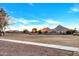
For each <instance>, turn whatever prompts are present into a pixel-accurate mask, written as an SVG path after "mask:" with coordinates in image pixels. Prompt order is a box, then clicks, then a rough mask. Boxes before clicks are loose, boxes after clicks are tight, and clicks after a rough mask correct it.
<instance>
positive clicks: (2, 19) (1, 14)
mask: <svg viewBox="0 0 79 59" xmlns="http://www.w3.org/2000/svg"><path fill="white" fill-rule="evenodd" d="M8 20H9V19H8V15H7V14H6V13H5V11H4V10H3V9H2V8H1V9H0V35H5V32H4V30H5V29H6V26H7V25H8Z"/></svg>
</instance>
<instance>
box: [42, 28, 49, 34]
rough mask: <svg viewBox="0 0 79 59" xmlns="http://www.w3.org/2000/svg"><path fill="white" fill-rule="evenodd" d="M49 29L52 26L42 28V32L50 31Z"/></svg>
mask: <svg viewBox="0 0 79 59" xmlns="http://www.w3.org/2000/svg"><path fill="white" fill-rule="evenodd" d="M49 31H50V28H48V27H47V28H43V29H41V32H43V33H44V32H49Z"/></svg>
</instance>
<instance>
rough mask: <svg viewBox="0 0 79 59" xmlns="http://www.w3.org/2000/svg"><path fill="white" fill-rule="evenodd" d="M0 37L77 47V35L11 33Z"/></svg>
mask: <svg viewBox="0 0 79 59" xmlns="http://www.w3.org/2000/svg"><path fill="white" fill-rule="evenodd" d="M0 38H6V39H13V40H23V41H32V42H41V43H49V44H59V45H66V46H73V47H79V36H73V35H28V34H22V33H17V34H15V33H13V34H12V33H11V34H6V35H5V36H3V37H0Z"/></svg>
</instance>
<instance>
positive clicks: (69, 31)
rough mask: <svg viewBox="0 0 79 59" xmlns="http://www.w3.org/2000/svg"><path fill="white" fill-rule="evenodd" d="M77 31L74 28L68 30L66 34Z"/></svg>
mask: <svg viewBox="0 0 79 59" xmlns="http://www.w3.org/2000/svg"><path fill="white" fill-rule="evenodd" d="M76 32H77V31H76V30H68V31H67V32H66V34H73V33H76Z"/></svg>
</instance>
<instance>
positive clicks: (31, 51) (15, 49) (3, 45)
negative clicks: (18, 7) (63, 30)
mask: <svg viewBox="0 0 79 59" xmlns="http://www.w3.org/2000/svg"><path fill="white" fill-rule="evenodd" d="M72 55H76V56H77V55H78V56H79V53H78V52H72V51H66V50H60V49H54V48H53V49H52V48H47V47H41V46H34V45H25V44H20V43H12V42H5V41H0V56H72Z"/></svg>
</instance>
